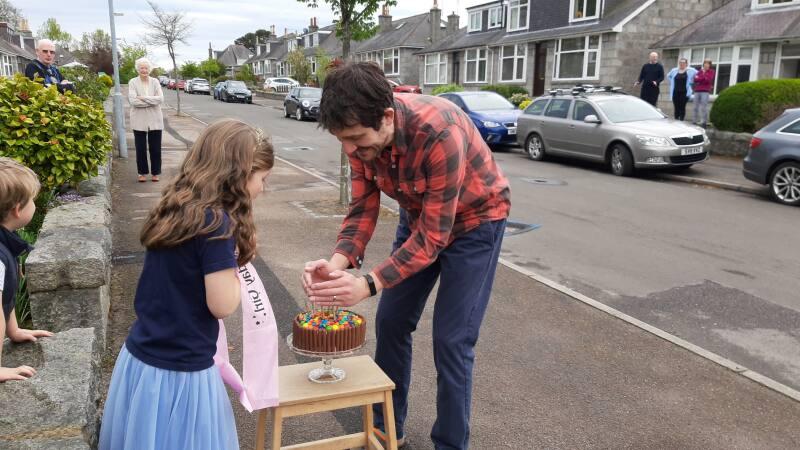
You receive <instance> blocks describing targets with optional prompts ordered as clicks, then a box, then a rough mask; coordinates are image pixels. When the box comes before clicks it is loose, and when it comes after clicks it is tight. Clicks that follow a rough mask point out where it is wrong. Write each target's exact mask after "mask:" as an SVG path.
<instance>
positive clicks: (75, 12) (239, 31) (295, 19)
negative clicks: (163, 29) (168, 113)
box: [11, 0, 487, 67]
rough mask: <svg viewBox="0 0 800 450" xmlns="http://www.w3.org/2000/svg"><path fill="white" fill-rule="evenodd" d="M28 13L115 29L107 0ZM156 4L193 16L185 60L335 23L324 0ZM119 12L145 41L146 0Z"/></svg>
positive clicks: (406, 11) (46, 5)
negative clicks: (251, 35)
mask: <svg viewBox="0 0 800 450" xmlns="http://www.w3.org/2000/svg"><path fill="white" fill-rule="evenodd" d="M486 1H487V0H439V1H438V3H439V8H440V9H441V10H442V19H443V20H447V19H446V17H447V15H449V14H450V13H451V12H453V11H457V12H459V15H460V16H461V19H460V23H461V26H464V25H466V19H465V16H464V14H465V9H464V8H465V7H466V6H472V5H476V4H481V3H485V2H486ZM11 3H12V4H14V5H15V6H16V7H17V8H19V9H21V10H22V13H23V15H24V16H25V17H27V19H28V22H29V23H30V28H31V30H32V31H33V32H34V34H35V33H36V32H37V30H38V29H39V27H41V25H42V24H43V23H44V21H45V20H47V18H48V17H55V18H56V20H57V21H58V23H59V24H61V26H62V28H64V29H65V30H66V31H68V32H69V33H71V34H72V36H73V37H74V38H80V36H81V34H83V33H84V32H91V31H93V30H96V29H97V28H102V29H103V30H106V32H109V31H110V28H109V17H108V2H107V1H104V0H89V1H81V0H79V1H64V0H38V1H28V0H11ZM156 3H157V4H158V5H159V6H160V7H161V9H163V10H164V11H176V10H178V11H184V12H186V14H187V16H188V17H189V18H190V19H191V20H192V21H193V24H194V26H193V32H192V36H191V37H190V39H189V45H181V46H179V47H178V48H177V53H178V54H179V55H178V59H179V63H178V64H180V62H181V61H187V60H192V61H200V60H203V59H206V58H208V43H209V42H211V45H212V47H213V48H214V49H215V50H222V49H224V48H225V47H227V46H228V45H229V44H232V43H233V40H234V39H236V38H238V37H239V36H241V35H243V34H245V33H247V32H249V31H255V30H256V29H259V28H264V29H266V30H269V28H270V26H271V25H275V30H276V31H277V33H278V34H282V33H283V30H284V28H288V29H289V31H290V32H291V31H295V30H297V31H302V29H303V28H305V27H308V24H309V19H310V18H311V17H317V18H318V19H317V23H318V24H319V25H320V26H325V25H329V24H330V23H331V22H332V20H333V14H332V13H331V11H330V9H329V7H328V6H327V4H325V2H324V0H320V2H319V3H320V7H319V8H316V9H312V8H309V7H308V6H306V5H305V4H302V3H299V2H297V0H230V1H213V0H157V1H156ZM432 5H433V0H398V1H397V6H395V7H393V8H392V9H391V11H390V12H391V14H392V17H394V18H402V17H407V16H412V15H416V14H420V13H423V12H427V11H428V10H430V8H431V6H432ZM114 8H115V12H117V13H123V16H122V17H116V31H117V39H124V40H125V41H127V42H129V43H131V42H136V43H139V42H141V40H142V36H143V34H144V30H143V27H142V23H141V17H144V16H147V15H149V14H150V9H149V6H148V4H147V2H146V1H145V0H124V1H121V0H116V1H115V3H114ZM148 51H149V57H150V59H151V60H152V61H153V63H154V64H155V65H159V66H162V67H169V66H170V65H171V64H170V63H169V56H168V55H167V52H166V50H165V49H161V48H148Z"/></svg>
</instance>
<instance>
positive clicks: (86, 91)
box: [60, 67, 114, 102]
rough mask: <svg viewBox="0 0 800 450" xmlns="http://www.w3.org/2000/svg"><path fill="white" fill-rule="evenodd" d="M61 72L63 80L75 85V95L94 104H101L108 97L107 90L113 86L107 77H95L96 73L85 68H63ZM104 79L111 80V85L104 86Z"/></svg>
mask: <svg viewBox="0 0 800 450" xmlns="http://www.w3.org/2000/svg"><path fill="white" fill-rule="evenodd" d="M60 70H61V74H62V75H64V79H66V80H69V81H71V82H72V83H74V84H75V95H77V96H79V97H83V98H88V99H91V100H94V101H96V102H102V101H103V100H105V99H106V97H108V93H109V88H110V87H111V86H112V85H113V84H114V81H113V80H111V77H109V76H108V75H105V74H103V75H101V76H99V77H98V76H97V74H96V73H94V72H92V71H90V70H89V69H87V68H85V67H65V68H63V69H60ZM105 78H107V79H108V80H111V84H110V85H108V84H106V83H107V82H106V81H104V80H105Z"/></svg>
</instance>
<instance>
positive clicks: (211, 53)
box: [208, 42, 214, 59]
mask: <svg viewBox="0 0 800 450" xmlns="http://www.w3.org/2000/svg"><path fill="white" fill-rule="evenodd" d="M208 59H214V53H213V50H211V42H209V43H208Z"/></svg>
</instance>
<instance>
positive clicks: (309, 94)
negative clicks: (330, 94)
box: [298, 88, 322, 100]
mask: <svg viewBox="0 0 800 450" xmlns="http://www.w3.org/2000/svg"><path fill="white" fill-rule="evenodd" d="M298 97H300V98H310V99H313V100H316V99H318V98H322V89H314V88H305V89H300V95H298Z"/></svg>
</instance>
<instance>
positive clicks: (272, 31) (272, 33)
mask: <svg viewBox="0 0 800 450" xmlns="http://www.w3.org/2000/svg"><path fill="white" fill-rule="evenodd" d="M269 34H270V35H272V37H275V25H270V26H269Z"/></svg>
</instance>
